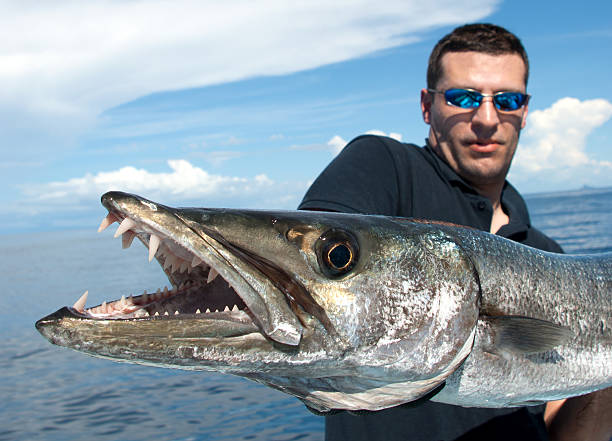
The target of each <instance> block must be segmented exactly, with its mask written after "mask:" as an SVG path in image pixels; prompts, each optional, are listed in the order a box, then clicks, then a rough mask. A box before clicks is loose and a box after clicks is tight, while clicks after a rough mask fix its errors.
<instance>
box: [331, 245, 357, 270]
mask: <svg viewBox="0 0 612 441" xmlns="http://www.w3.org/2000/svg"><path fill="white" fill-rule="evenodd" d="M327 257H328V259H329V263H331V265H332V266H333V267H334V268H335V269H338V270H342V269H344V268H346V266H347V265H348V264H349V263H351V260H352V259H353V255H352V253H351V250H350V249H349V247H347V246H346V245H345V244H343V243H340V244H336V245H334V246H333V247H332V248H331V249H330V250H329V253H328V254H327Z"/></svg>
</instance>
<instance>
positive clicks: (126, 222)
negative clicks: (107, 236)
mask: <svg viewBox="0 0 612 441" xmlns="http://www.w3.org/2000/svg"><path fill="white" fill-rule="evenodd" d="M136 225H137V223H136V221H134V220H132V219H130V218H129V217H126V218H125V219H123V220H122V221H121V224H120V225H119V228H117V231H115V236H114V237H119V236H121V235H122V234H123V233H125V232H126V231H128V230H130V229H132V228H134V227H135V226H136Z"/></svg>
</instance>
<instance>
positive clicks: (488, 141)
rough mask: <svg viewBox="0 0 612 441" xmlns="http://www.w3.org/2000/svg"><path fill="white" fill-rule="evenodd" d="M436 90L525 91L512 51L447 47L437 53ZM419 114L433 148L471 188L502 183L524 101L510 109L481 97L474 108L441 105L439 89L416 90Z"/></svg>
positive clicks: (524, 110)
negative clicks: (439, 67)
mask: <svg viewBox="0 0 612 441" xmlns="http://www.w3.org/2000/svg"><path fill="white" fill-rule="evenodd" d="M441 62H442V77H441V78H440V80H439V81H438V84H437V85H436V90H441V91H445V90H448V89H453V88H460V89H474V90H477V91H479V92H481V93H483V94H493V93H496V92H522V93H525V92H526V90H525V89H526V86H525V64H524V63H523V60H522V58H521V57H520V56H519V55H517V54H504V55H488V54H483V53H479V52H449V53H446V54H444V55H443V56H442V60H441ZM421 109H422V111H423V119H424V120H425V122H426V123H427V124H429V125H430V132H429V141H430V143H431V145H432V147H433V148H434V150H435V151H436V152H437V153H438V154H439V155H441V156H442V157H443V158H444V159H445V160H446V161H447V162H448V163H449V164H450V166H451V167H452V168H453V169H454V170H455V172H457V174H459V176H461V177H462V178H464V179H465V180H467V181H468V182H470V183H471V184H472V185H474V186H475V187H477V188H478V187H483V186H490V185H501V184H502V183H503V182H504V180H505V178H506V174H507V173H508V168H509V167H510V162H511V161H512V156H513V155H514V152H515V150H516V146H517V144H518V139H519V132H520V130H521V129H522V128H523V127H524V126H525V120H526V118H527V106H524V107H522V108H521V109H518V110H515V111H512V112H503V111H499V110H497V109H496V108H495V105H494V104H493V102H492V99H491V98H488V97H487V98H484V99H483V102H482V104H481V105H480V107H478V108H476V109H462V108H459V107H453V106H451V105H448V104H446V100H445V99H444V94H439V93H435V94H434V93H431V92H428V91H427V90H425V89H423V90H422V91H421Z"/></svg>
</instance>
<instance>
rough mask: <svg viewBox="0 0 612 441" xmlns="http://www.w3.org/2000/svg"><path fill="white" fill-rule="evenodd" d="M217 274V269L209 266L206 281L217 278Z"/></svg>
mask: <svg viewBox="0 0 612 441" xmlns="http://www.w3.org/2000/svg"><path fill="white" fill-rule="evenodd" d="M218 275H219V273H218V272H217V270H216V269H214V268H213V267H212V266H211V267H210V270H209V271H208V279H206V283H210V282H212V281H213V280H215V279H216V278H217V276H218Z"/></svg>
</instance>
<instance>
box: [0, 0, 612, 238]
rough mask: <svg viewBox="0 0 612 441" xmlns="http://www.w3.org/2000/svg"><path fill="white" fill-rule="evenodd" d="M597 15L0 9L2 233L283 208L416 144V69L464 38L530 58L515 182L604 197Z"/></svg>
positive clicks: (604, 98) (448, 8) (603, 7)
mask: <svg viewBox="0 0 612 441" xmlns="http://www.w3.org/2000/svg"><path fill="white" fill-rule="evenodd" d="M611 17H612V6H611V4H610V2H601V1H600V0H597V1H592V0H586V1H582V2H576V1H575V0H574V1H563V0H560V1H559V0H558V1H540V2H533V1H531V0H528V1H523V0H513V1H509V0H506V1H500V0H466V1H461V2H459V1H457V0H429V1H427V2H424V1H422V0H403V1H395V0H385V1H384V2H381V1H369V0H336V1H333V2H330V1H328V0H325V1H323V0H321V1H319V0H311V1H292V2H287V1H276V0H246V1H245V0H226V1H224V2H218V1H190V0H174V1H172V2H169V1H165V0H164V1H162V0H157V1H153V0H151V1H141V0H131V1H123V0H121V1H120V0H106V1H100V0H92V1H88V2H79V1H73V0H56V1H53V2H45V1H42V0H39V1H36V0H23V1H2V0H0V40H1V41H2V45H1V47H0V81H1V83H2V84H3V87H2V88H1V89H0V149H1V152H2V160H1V161H0V185H1V188H2V191H1V193H0V234H8V233H20V232H31V231H47V230H54V229H70V228H94V229H95V228H96V227H97V225H98V224H99V222H100V220H101V218H102V217H104V215H105V210H104V209H103V208H102V207H101V205H100V202H99V198H100V196H101V195H102V194H103V193H104V192H106V191H108V190H121V191H127V192H132V193H136V194H139V195H141V196H144V197H146V198H149V199H152V200H155V201H157V202H161V203H164V204H167V205H171V206H202V207H243V208H269V209H294V208H296V207H297V205H298V204H299V202H300V200H301V198H302V196H303V194H304V192H305V191H306V189H307V188H308V186H309V184H310V183H311V182H312V181H313V180H314V179H315V178H316V176H317V175H318V174H319V173H320V172H321V171H322V170H323V168H324V167H325V166H326V165H327V164H328V163H329V162H330V161H331V160H332V159H333V158H334V156H335V155H336V154H337V153H338V152H339V151H340V150H341V149H342V148H343V147H344V145H345V144H346V143H347V142H348V141H350V140H351V139H352V138H354V137H356V136H358V135H360V134H363V133H378V134H384V135H387V136H391V137H394V138H396V139H400V140H402V141H404V142H410V143H415V144H418V145H422V144H423V143H424V139H425V137H426V136H427V131H428V127H427V126H426V125H425V124H424V123H423V121H422V117H421V112H420V107H419V94H420V90H421V88H423V87H424V86H425V71H426V65H427V59H428V57H429V53H430V51H431V49H432V47H433V46H434V45H435V43H436V42H437V41H438V40H439V39H440V38H441V37H442V36H444V35H445V34H446V33H448V32H450V31H451V30H452V29H453V28H454V27H455V26H458V25H461V24H464V23H469V22H476V21H482V22H491V23H495V24H499V25H501V26H504V27H506V28H507V29H509V30H511V31H512V32H515V33H516V34H517V35H518V36H519V37H520V38H521V40H522V41H523V44H524V45H525V47H526V48H527V51H528V53H529V57H530V63H531V75H530V80H529V85H528V92H529V93H530V94H531V95H532V99H531V101H530V106H529V110H530V111H529V115H528V119H527V127H526V128H525V130H524V131H523V133H522V135H521V139H520V142H519V149H518V152H517V155H516V156H515V159H514V162H513V166H512V168H511V171H510V175H509V180H510V181H511V182H512V183H513V184H514V185H515V186H516V187H517V188H518V189H519V190H520V191H521V192H523V193H537V192H551V191H563V190H573V189H578V188H582V187H583V186H593V187H605V186H612V148H610V146H611V144H612V83H611V82H610V80H609V78H610V71H611V70H612V69H611V68H612V49H611V48H612V18H611Z"/></svg>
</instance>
